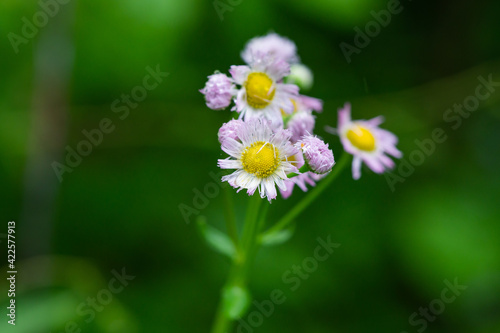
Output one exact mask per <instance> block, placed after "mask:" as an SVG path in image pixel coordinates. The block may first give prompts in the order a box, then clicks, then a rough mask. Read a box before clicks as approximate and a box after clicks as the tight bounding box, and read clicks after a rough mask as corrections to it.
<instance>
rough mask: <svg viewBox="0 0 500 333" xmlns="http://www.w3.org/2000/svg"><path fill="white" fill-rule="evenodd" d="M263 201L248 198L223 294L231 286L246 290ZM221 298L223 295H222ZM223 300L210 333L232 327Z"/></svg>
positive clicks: (257, 196) (224, 330)
mask: <svg viewBox="0 0 500 333" xmlns="http://www.w3.org/2000/svg"><path fill="white" fill-rule="evenodd" d="M262 201H263V199H262V198H260V196H259V195H253V196H252V197H250V201H249V203H248V208H247V213H246V218H245V225H244V227H243V233H242V235H241V241H240V243H239V244H240V248H239V249H240V250H239V251H238V254H237V256H236V257H235V258H234V259H233V263H232V266H231V270H230V273H229V277H228V280H227V282H226V284H225V285H224V287H223V288H222V290H223V292H224V290H226V289H227V288H230V287H232V286H239V287H241V288H246V284H247V279H248V272H249V268H250V265H251V263H252V259H253V254H254V249H255V244H256V243H257V236H258V233H259V231H260V230H259V228H258V227H259V226H258V220H257V219H258V218H259V216H260V215H259V210H260V206H261V203H262ZM222 296H223V295H222ZM224 310H225V309H224V299H221V300H220V302H219V306H218V308H217V314H216V316H215V322H214V325H213V327H212V331H211V332H212V333H229V332H231V329H232V327H233V325H234V321H233V319H231V318H229V317H228V316H227V314H226V313H225V312H224Z"/></svg>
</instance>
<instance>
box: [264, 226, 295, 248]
mask: <svg viewBox="0 0 500 333" xmlns="http://www.w3.org/2000/svg"><path fill="white" fill-rule="evenodd" d="M294 232H295V225H292V226H290V227H288V228H286V229H283V230H279V231H276V232H273V233H271V234H264V235H263V236H262V237H261V239H260V243H261V244H262V245H263V246H272V245H279V244H283V243H285V242H286V241H288V240H289V239H290V238H292V236H293V233H294Z"/></svg>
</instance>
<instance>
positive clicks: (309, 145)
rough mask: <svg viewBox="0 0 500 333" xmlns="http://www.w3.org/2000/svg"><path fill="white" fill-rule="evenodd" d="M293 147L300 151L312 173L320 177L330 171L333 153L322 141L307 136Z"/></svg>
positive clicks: (332, 163)
mask: <svg viewBox="0 0 500 333" xmlns="http://www.w3.org/2000/svg"><path fill="white" fill-rule="evenodd" d="M295 145H296V146H297V147H299V148H300V149H301V150H302V154H303V155H304V161H305V163H306V164H307V166H308V167H309V169H310V170H311V171H312V172H314V173H317V174H320V175H322V174H325V173H328V172H330V171H332V168H333V166H334V164H335V160H334V158H333V152H332V150H331V149H330V148H328V144H327V143H325V142H324V141H323V140H321V139H318V138H317V137H315V136H313V135H307V136H304V137H302V139H301V140H300V141H299V142H297V143H296V144H295Z"/></svg>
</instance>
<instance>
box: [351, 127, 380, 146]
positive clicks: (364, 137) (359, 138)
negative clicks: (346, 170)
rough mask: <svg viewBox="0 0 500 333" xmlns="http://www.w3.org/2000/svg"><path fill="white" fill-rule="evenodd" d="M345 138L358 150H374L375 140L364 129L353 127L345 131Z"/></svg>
mask: <svg viewBox="0 0 500 333" xmlns="http://www.w3.org/2000/svg"><path fill="white" fill-rule="evenodd" d="M347 138H348V139H349V141H351V143H352V145H353V146H354V147H356V148H358V149H361V150H365V151H372V150H374V149H375V138H374V137H373V134H372V133H371V132H370V131H369V130H367V129H366V128H364V127H362V126H359V125H355V126H354V127H353V128H351V129H350V130H348V131H347Z"/></svg>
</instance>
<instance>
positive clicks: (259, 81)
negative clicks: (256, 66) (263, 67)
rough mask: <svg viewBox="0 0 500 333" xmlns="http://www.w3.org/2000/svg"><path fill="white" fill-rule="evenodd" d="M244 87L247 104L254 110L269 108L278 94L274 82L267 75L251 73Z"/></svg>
mask: <svg viewBox="0 0 500 333" xmlns="http://www.w3.org/2000/svg"><path fill="white" fill-rule="evenodd" d="M244 85H245V90H246V92H247V103H248V105H250V106H251V107H253V108H254V109H263V108H265V107H266V106H268V105H269V103H271V101H272V100H273V98H274V93H275V92H276V88H275V87H274V82H273V80H271V78H270V77H269V76H267V74H266V73H260V72H255V73H250V75H248V78H247V80H246V82H245V84H244Z"/></svg>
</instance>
